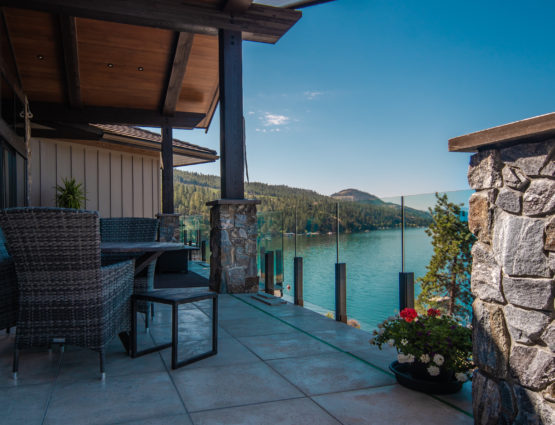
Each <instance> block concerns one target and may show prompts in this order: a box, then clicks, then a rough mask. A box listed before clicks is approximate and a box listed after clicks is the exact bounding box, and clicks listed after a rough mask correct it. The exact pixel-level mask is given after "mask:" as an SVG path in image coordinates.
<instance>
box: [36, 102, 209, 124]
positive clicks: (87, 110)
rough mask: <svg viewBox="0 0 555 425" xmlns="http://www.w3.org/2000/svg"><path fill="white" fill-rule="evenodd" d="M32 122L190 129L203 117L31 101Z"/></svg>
mask: <svg viewBox="0 0 555 425" xmlns="http://www.w3.org/2000/svg"><path fill="white" fill-rule="evenodd" d="M31 112H32V113H33V116H34V121H36V122H59V121H63V122H64V123H67V124H88V123H95V124H128V125H141V126H147V127H149V126H152V127H161V126H162V125H163V124H165V123H167V124H168V125H171V126H172V127H174V128H194V127H195V126H196V125H197V124H198V123H199V122H200V121H201V120H203V119H204V117H205V116H206V115H205V114H199V113H193V112H176V113H175V114H174V116H172V117H164V116H163V115H162V114H161V113H159V112H157V111H152V110H146V109H131V108H113V107H107V106H84V107H82V108H80V109H71V108H68V107H66V106H63V105H60V104H57V103H47V102H34V103H31Z"/></svg>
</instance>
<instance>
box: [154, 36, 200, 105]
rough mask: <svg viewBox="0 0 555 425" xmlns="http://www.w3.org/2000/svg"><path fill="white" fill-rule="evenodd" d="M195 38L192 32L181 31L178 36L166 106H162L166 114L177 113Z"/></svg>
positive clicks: (166, 95) (165, 101)
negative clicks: (176, 109)
mask: <svg viewBox="0 0 555 425" xmlns="http://www.w3.org/2000/svg"><path fill="white" fill-rule="evenodd" d="M194 38H195V36H194V35H193V34H191V33H190V32H180V33H179V34H178V36H177V43H176V46H175V54H174V55H173V61H172V65H171V71H170V77H169V79H168V87H167V89H166V94H165V98H164V106H163V107H162V113H163V114H164V115H173V114H175V108H176V106H177V101H178V100H179V94H180V93H181V86H182V85H183V78H184V77H185V72H186V71H187V62H188V61H189V54H190V53H191V48H192V47H193V39H194Z"/></svg>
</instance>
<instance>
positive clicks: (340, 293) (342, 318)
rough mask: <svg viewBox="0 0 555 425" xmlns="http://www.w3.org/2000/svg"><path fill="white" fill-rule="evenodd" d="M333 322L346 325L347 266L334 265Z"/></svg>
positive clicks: (341, 264)
mask: <svg viewBox="0 0 555 425" xmlns="http://www.w3.org/2000/svg"><path fill="white" fill-rule="evenodd" d="M335 320H337V321H338V322H343V323H347V265H346V264H345V263H337V264H335Z"/></svg>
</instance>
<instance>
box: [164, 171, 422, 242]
mask: <svg viewBox="0 0 555 425" xmlns="http://www.w3.org/2000/svg"><path fill="white" fill-rule="evenodd" d="M174 182H175V208H176V211H177V212H179V213H182V214H186V215H193V214H202V215H203V216H205V217H207V218H208V215H209V208H208V207H207V206H206V202H208V201H211V200H214V199H218V198H219V196H220V189H219V183H220V178H219V177H217V176H209V175H203V174H198V173H191V172H186V171H180V170H175V171H174ZM245 192H246V193H247V197H248V198H256V199H259V200H261V202H262V203H261V205H259V206H258V211H260V212H272V211H275V212H278V211H279V212H281V211H284V214H283V221H284V225H285V231H286V232H293V231H294V228H295V209H296V211H297V231H298V232H320V233H327V232H334V231H335V216H336V204H337V203H338V202H339V217H340V226H341V229H340V231H342V232H343V231H345V232H364V231H368V230H375V229H385V228H394V227H398V226H399V225H400V223H401V207H400V206H399V205H396V204H391V203H383V202H381V201H379V203H368V202H350V201H341V200H340V201H338V200H336V199H333V198H332V197H329V196H324V195H320V194H318V193H316V192H314V191H312V190H306V189H298V188H292V187H288V186H283V185H269V184H264V183H248V184H246V186H245ZM405 217H406V222H407V226H408V227H420V226H427V225H428V224H429V223H430V220H431V216H430V214H429V213H428V212H425V211H419V210H415V209H411V208H407V209H406V212H405ZM261 221H263V222H264V225H263V226H262V231H263V232H271V231H279V229H280V228H281V226H280V224H281V218H280V217H278V216H277V215H268V219H267V220H264V218H262V219H261Z"/></svg>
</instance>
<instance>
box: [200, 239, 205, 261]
mask: <svg viewBox="0 0 555 425" xmlns="http://www.w3.org/2000/svg"><path fill="white" fill-rule="evenodd" d="M200 255H201V261H202V262H203V263H205V262H206V241H202V242H201V243H200Z"/></svg>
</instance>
